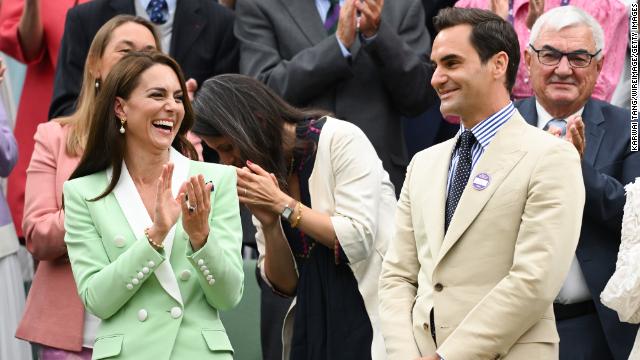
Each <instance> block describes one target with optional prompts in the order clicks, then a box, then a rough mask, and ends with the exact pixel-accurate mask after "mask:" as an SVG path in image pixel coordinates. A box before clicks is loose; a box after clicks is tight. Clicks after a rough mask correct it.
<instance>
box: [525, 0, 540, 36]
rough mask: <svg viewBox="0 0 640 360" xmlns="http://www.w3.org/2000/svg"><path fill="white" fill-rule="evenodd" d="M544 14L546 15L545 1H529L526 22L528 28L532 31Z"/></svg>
mask: <svg viewBox="0 0 640 360" xmlns="http://www.w3.org/2000/svg"><path fill="white" fill-rule="evenodd" d="M542 13H544V0H529V13H528V14H527V20H526V24H527V28H529V29H531V28H532V27H533V24H535V22H536V20H538V18H539V17H540V15H542Z"/></svg>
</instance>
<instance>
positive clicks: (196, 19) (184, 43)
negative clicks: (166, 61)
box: [165, 0, 206, 62]
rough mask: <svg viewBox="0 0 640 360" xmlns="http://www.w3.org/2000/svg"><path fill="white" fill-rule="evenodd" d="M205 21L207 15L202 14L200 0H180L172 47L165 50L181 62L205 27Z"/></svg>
mask: <svg viewBox="0 0 640 360" xmlns="http://www.w3.org/2000/svg"><path fill="white" fill-rule="evenodd" d="M205 21H206V20H205V17H204V16H203V15H202V14H200V1H199V0H188V1H178V3H177V4H176V14H175V16H174V17H173V31H172V32H173V35H172V36H171V49H165V51H166V52H167V53H169V52H170V53H171V55H172V56H173V57H174V58H175V59H176V60H178V62H181V60H183V59H184V57H185V56H187V54H188V53H189V49H190V48H191V45H193V42H194V41H195V40H196V39H197V38H198V36H199V35H200V33H201V32H202V30H203V29H204V27H205V24H206V22H205Z"/></svg>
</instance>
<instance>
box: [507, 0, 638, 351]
mask: <svg viewBox="0 0 640 360" xmlns="http://www.w3.org/2000/svg"><path fill="white" fill-rule="evenodd" d="M529 42H530V44H529V47H528V48H527V51H526V52H525V62H526V64H527V68H528V70H529V72H530V75H531V85H532V87H533V90H534V94H535V96H534V97H531V98H528V99H525V100H522V101H521V102H519V103H517V104H516V107H517V108H518V110H519V111H520V112H521V114H522V115H523V116H524V118H525V119H526V120H527V122H529V123H530V124H531V125H533V126H536V127H538V128H540V129H543V130H546V131H548V132H550V133H551V134H553V135H555V136H558V137H562V138H564V139H565V140H566V141H569V142H571V143H573V145H574V146H575V148H576V150H577V151H578V153H579V154H580V157H581V159H582V160H581V163H582V175H583V178H584V185H585V193H586V202H585V207H584V214H583V220H582V229H581V235H580V240H579V243H578V247H577V249H576V254H575V257H574V260H573V263H572V265H571V269H570V271H569V275H568V276H567V278H566V280H565V282H564V285H563V287H562V289H561V290H560V293H559V294H558V296H557V298H556V300H555V302H554V313H555V317H556V324H557V327H558V333H559V334H560V359H572V360H573V359H616V360H622V359H625V360H626V359H627V358H628V356H629V352H630V351H631V347H632V346H633V342H634V338H635V334H636V332H637V326H634V325H630V324H624V323H621V322H620V321H619V320H618V317H617V315H616V313H615V312H613V311H611V310H609V309H608V308H606V307H605V306H604V305H602V303H601V302H600V293H601V292H602V290H603V288H604V286H605V284H606V283H607V280H608V279H609V278H610V277H611V275H612V274H613V271H614V270H615V263H616V255H617V252H618V248H619V246H620V229H621V223H622V211H623V206H624V202H625V192H624V188H623V187H624V185H626V184H628V183H629V182H632V181H633V179H635V178H636V177H637V176H640V153H638V152H631V151H630V120H631V115H630V113H629V111H628V110H626V109H623V108H620V107H617V106H613V105H611V104H608V103H605V102H602V101H599V100H595V99H593V98H592V97H591V96H592V93H593V89H594V86H595V84H596V80H597V78H598V75H599V74H600V71H601V70H602V66H603V63H604V61H605V58H604V56H603V54H602V49H603V48H604V46H605V44H604V33H603V30H602V27H601V26H600V24H598V22H597V21H596V20H595V19H594V18H593V17H591V16H590V15H588V14H587V13H585V12H584V11H583V10H581V9H579V8H577V7H574V6H565V7H559V8H555V9H553V10H550V11H549V12H547V13H545V14H543V15H542V16H541V17H540V18H539V19H538V21H537V22H536V23H535V25H534V26H533V28H532V29H531V36H530V41H529Z"/></svg>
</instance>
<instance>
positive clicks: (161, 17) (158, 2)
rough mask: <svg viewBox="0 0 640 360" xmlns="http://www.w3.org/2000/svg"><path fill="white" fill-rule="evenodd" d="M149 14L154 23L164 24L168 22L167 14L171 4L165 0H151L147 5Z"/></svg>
mask: <svg viewBox="0 0 640 360" xmlns="http://www.w3.org/2000/svg"><path fill="white" fill-rule="evenodd" d="M147 14H149V20H151V22H152V23H154V24H157V25H162V24H164V23H166V22H167V17H166V16H165V14H169V6H168V5H167V2H166V1H165V0H151V1H149V5H147Z"/></svg>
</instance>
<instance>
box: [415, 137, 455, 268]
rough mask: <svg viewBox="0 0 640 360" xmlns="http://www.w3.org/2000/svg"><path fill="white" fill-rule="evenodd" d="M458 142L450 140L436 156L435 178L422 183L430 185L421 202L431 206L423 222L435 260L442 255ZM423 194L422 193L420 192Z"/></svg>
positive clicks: (432, 166)
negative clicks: (451, 179) (448, 197)
mask: <svg viewBox="0 0 640 360" xmlns="http://www.w3.org/2000/svg"><path fill="white" fill-rule="evenodd" d="M457 141H458V137H457V136H456V137H455V138H453V139H451V140H448V142H449V143H447V144H446V146H443V147H442V150H441V152H440V153H439V154H434V158H435V163H434V164H433V165H431V166H430V171H429V172H428V174H435V176H434V177H431V176H429V175H428V174H425V177H424V178H423V179H422V181H421V183H423V184H425V185H426V184H430V185H427V186H425V187H424V189H425V190H424V192H423V194H424V195H423V196H424V197H422V198H421V200H420V201H419V202H420V203H422V204H430V205H429V206H426V210H425V212H424V213H423V217H424V219H423V221H424V226H425V231H426V232H427V234H428V235H427V239H429V247H430V250H431V254H433V258H434V259H435V258H436V257H437V256H438V254H439V253H440V247H441V246H442V239H443V238H444V212H445V204H446V201H447V177H448V174H449V165H450V164H451V156H452V153H453V149H454V147H455V145H456V142H457ZM420 192H422V191H420Z"/></svg>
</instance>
